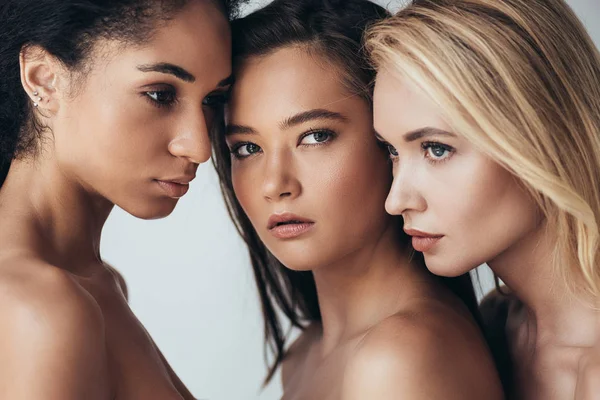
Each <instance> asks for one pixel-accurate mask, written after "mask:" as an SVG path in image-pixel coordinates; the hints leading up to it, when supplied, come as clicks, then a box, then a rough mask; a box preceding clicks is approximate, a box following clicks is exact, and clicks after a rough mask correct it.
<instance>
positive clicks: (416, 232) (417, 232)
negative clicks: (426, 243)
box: [404, 228, 444, 239]
mask: <svg viewBox="0 0 600 400" xmlns="http://www.w3.org/2000/svg"><path fill="white" fill-rule="evenodd" d="M404 232H406V234H407V235H409V236H415V237H423V238H432V239H437V238H441V237H442V236H444V235H438V234H434V233H427V232H422V231H420V230H417V229H411V228H404Z"/></svg>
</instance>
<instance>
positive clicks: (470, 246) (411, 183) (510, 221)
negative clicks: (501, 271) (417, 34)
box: [374, 68, 538, 276]
mask: <svg viewBox="0 0 600 400" xmlns="http://www.w3.org/2000/svg"><path fill="white" fill-rule="evenodd" d="M374 96H375V97H374V124H375V129H376V131H377V133H378V135H379V136H380V137H381V139H382V140H383V141H385V142H387V143H388V144H389V150H390V157H391V158H392V160H393V171H394V182H393V184H392V189H391V190H390V193H389V196H388V198H387V201H386V210H387V211H388V212H389V213H390V214H394V215H402V217H403V218H404V229H405V231H406V232H407V233H408V234H409V235H411V236H412V237H413V239H412V240H413V246H414V247H415V249H416V250H418V251H422V252H423V253H424V256H425V261H426V263H427V267H428V268H429V269H430V270H431V271H432V272H433V273H435V274H438V275H443V276H457V275H460V274H463V273H465V272H467V271H469V270H470V269H472V268H475V267H477V266H478V265H480V264H482V263H484V262H489V263H491V262H493V261H495V260H500V258H502V257H503V256H504V257H506V256H508V254H509V253H510V251H509V250H511V249H514V248H515V247H517V246H518V244H519V242H520V241H522V240H524V239H525V238H526V237H527V236H529V235H531V234H532V232H533V230H534V229H535V228H536V227H537V226H538V218H537V217H538V210H537V207H536V206H535V203H534V201H533V200H532V198H531V196H530V195H529V194H528V193H527V192H526V190H525V189H524V188H523V186H522V185H520V184H519V183H518V181H517V179H516V178H515V177H514V176H513V175H512V174H510V173H509V172H508V171H507V170H506V169H504V168H503V167H501V166H500V165H499V164H497V163H496V162H494V161H493V160H491V159H490V158H488V157H487V156H485V155H484V154H483V153H481V152H480V151H478V150H477V149H475V147H474V146H473V145H471V144H470V143H469V142H468V141H467V140H466V139H465V138H464V137H462V136H461V135H460V133H458V132H452V131H451V129H450V127H449V125H448V124H447V123H446V122H445V121H444V117H443V113H442V110H440V109H439V108H438V107H437V106H436V104H435V103H434V102H433V101H431V100H430V99H429V98H428V97H427V96H426V95H425V94H424V93H423V92H422V91H421V89H419V88H418V87H417V86H415V85H413V84H412V83H411V82H410V81H408V80H405V79H399V78H397V77H396V76H393V75H391V74H390V73H389V72H388V70H386V68H382V69H381V71H380V72H379V74H378V75H377V80H376V85H375V95H374Z"/></svg>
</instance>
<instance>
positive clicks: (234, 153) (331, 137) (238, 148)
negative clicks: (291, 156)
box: [229, 129, 337, 160]
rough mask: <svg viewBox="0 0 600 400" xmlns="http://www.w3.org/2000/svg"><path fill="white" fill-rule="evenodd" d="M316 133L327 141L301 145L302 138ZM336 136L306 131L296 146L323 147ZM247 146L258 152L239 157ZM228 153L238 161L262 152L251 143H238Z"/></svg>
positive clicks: (318, 131)
mask: <svg viewBox="0 0 600 400" xmlns="http://www.w3.org/2000/svg"><path fill="white" fill-rule="evenodd" d="M317 133H325V134H327V135H328V136H327V140H326V141H323V142H317V143H308V144H302V141H303V140H304V138H306V137H308V136H310V135H314V134H317ZM336 136H337V134H336V133H335V132H333V131H332V130H329V129H310V130H308V132H306V133H304V134H303V135H302V136H301V137H300V138H299V139H298V146H306V147H312V146H324V145H326V144H328V143H330V142H331V141H332V140H333V139H335V137H336ZM248 145H253V146H256V147H257V148H258V150H257V151H256V152H254V153H251V154H249V155H244V156H243V155H240V154H239V153H238V152H239V150H240V149H241V148H242V147H244V146H248ZM229 152H230V153H231V154H232V155H233V156H234V157H235V158H236V159H238V160H243V159H246V158H249V157H252V156H253V155H255V154H259V153H260V152H262V149H261V147H260V146H259V145H257V144H255V143H252V142H240V143H236V144H234V145H233V146H232V147H231V149H230V150H229Z"/></svg>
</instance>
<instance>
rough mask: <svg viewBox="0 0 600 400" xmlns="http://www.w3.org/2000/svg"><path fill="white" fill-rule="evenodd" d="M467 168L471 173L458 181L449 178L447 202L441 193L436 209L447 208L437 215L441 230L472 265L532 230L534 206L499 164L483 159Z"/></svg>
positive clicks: (491, 256) (501, 249)
mask: <svg viewBox="0 0 600 400" xmlns="http://www.w3.org/2000/svg"><path fill="white" fill-rule="evenodd" d="M468 170H469V171H471V172H470V173H463V174H462V175H460V180H459V181H457V180H450V182H451V183H452V184H453V186H454V187H453V188H452V189H450V188H448V193H449V195H448V196H446V199H447V202H445V203H446V204H444V201H443V198H444V196H440V202H439V204H438V208H439V209H445V210H446V212H445V213H444V214H443V216H441V217H440V219H441V220H442V221H444V224H443V226H444V229H445V231H442V233H444V234H446V235H447V236H448V238H449V239H450V240H449V243H452V246H453V247H454V249H453V250H452V251H453V252H456V253H457V254H460V257H461V258H462V257H467V258H469V259H471V258H472V259H473V260H471V264H473V265H471V267H474V266H476V265H475V264H477V265H478V264H481V263H483V262H487V261H489V260H491V259H492V258H494V257H496V256H497V255H498V254H500V253H501V252H503V251H504V250H506V249H507V248H509V247H510V246H511V245H513V244H514V243H516V242H517V241H519V240H520V239H521V238H522V237H523V235H525V234H526V232H529V231H531V230H532V229H534V227H535V225H536V219H537V208H536V207H535V203H534V202H533V200H532V199H531V198H530V196H529V195H528V194H527V193H526V191H525V190H524V189H523V188H522V187H521V186H520V185H519V184H518V183H517V181H516V179H515V178H514V177H513V176H512V175H511V174H510V173H509V172H508V171H506V170H505V169H503V168H502V167H500V166H499V165H498V164H496V163H493V162H491V161H489V160H484V161H481V162H478V163H477V164H476V165H472V166H470V167H469V169H468ZM457 176H458V175H457ZM469 255H470V256H469Z"/></svg>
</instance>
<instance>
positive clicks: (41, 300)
mask: <svg viewBox="0 0 600 400" xmlns="http://www.w3.org/2000/svg"><path fill="white" fill-rule="evenodd" d="M49 275H52V276H44V277H40V278H39V279H38V278H34V279H33V280H34V282H27V283H19V284H15V285H10V286H9V287H8V288H5V287H3V288H2V289H7V290H5V291H4V290H3V293H2V295H1V296H0V300H1V301H0V303H1V305H0V318H1V319H2V320H3V321H10V323H9V324H3V328H2V330H0V354H2V363H0V398H3V399H5V398H6V399H11V400H26V399H27V400H29V399H47V400H80V399H84V398H85V399H90V400H93V399H101V398H106V397H107V393H106V391H108V390H109V389H108V384H107V381H106V373H105V360H104V355H105V351H104V326H103V320H102V315H101V312H100V310H99V308H98V306H97V304H96V303H95V302H94V301H93V299H91V297H90V296H89V295H88V294H87V293H85V292H84V291H83V290H82V289H81V288H79V287H78V286H77V285H76V283H75V282H73V281H69V279H70V278H69V277H67V276H61V273H56V274H54V273H50V274H49Z"/></svg>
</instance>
